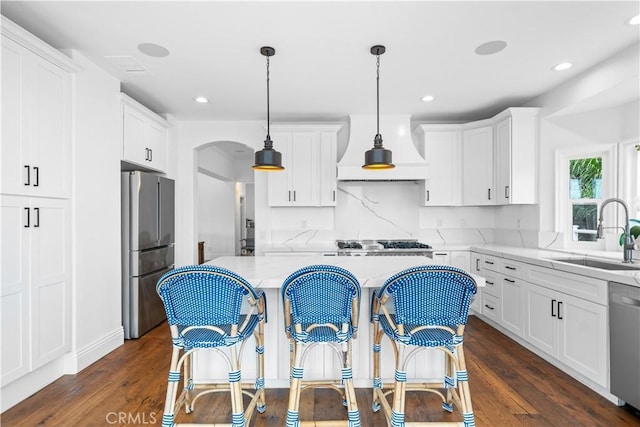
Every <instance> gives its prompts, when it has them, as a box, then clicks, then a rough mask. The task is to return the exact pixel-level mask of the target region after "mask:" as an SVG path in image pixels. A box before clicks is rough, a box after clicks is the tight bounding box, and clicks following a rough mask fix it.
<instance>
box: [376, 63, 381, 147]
mask: <svg viewBox="0 0 640 427" xmlns="http://www.w3.org/2000/svg"><path fill="white" fill-rule="evenodd" d="M376 135H380V54H378V55H376Z"/></svg>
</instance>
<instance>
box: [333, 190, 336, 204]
mask: <svg viewBox="0 0 640 427" xmlns="http://www.w3.org/2000/svg"><path fill="white" fill-rule="evenodd" d="M333 201H334V202H335V201H336V190H333Z"/></svg>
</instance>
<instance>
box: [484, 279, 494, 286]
mask: <svg viewBox="0 0 640 427" xmlns="http://www.w3.org/2000/svg"><path fill="white" fill-rule="evenodd" d="M484 283H486V284H487V285H489V286H493V285H495V283H493V282H490V281H488V280H485V281H484Z"/></svg>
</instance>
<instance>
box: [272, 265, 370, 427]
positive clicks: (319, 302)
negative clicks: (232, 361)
mask: <svg viewBox="0 0 640 427" xmlns="http://www.w3.org/2000/svg"><path fill="white" fill-rule="evenodd" d="M282 302H283V306H284V318H285V332H286V334H287V336H288V337H289V339H290V343H291V345H290V349H291V360H290V362H291V377H290V379H291V387H290V390H289V407H288V409H287V427H297V426H299V425H300V417H299V414H298V408H299V406H300V393H301V391H302V390H303V389H307V388H314V387H330V388H333V389H335V390H338V391H339V392H340V393H341V396H342V399H343V403H344V405H345V406H347V414H346V416H345V418H344V420H340V421H334V422H331V424H330V425H339V424H338V423H341V424H342V423H343V424H344V425H347V426H349V427H359V426H360V413H359V412H358V405H357V402H356V395H355V389H354V388H353V374H352V371H351V339H353V338H354V337H355V335H356V332H357V329H358V313H359V307H360V284H359V283H358V280H357V279H356V278H355V277H354V276H353V274H351V273H350V272H348V271H347V270H344V269H342V268H339V267H335V266H331V265H312V266H309V267H305V268H302V269H300V270H298V271H296V272H294V273H293V274H291V275H290V276H289V277H288V278H287V279H286V280H285V281H284V283H283V284H282ZM317 344H327V345H330V346H333V347H334V348H335V349H336V350H337V353H338V354H340V355H341V360H340V364H341V366H342V369H341V378H340V379H336V380H335V381H326V382H319V381H314V382H313V383H309V382H305V381H304V380H303V376H304V360H305V358H306V354H307V352H308V351H309V350H310V349H312V348H314V346H316V345H317ZM327 423H328V421H327ZM327 425H329V424H327Z"/></svg>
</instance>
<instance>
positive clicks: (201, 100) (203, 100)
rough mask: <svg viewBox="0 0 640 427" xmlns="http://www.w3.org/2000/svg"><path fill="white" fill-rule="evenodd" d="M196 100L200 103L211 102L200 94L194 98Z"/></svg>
mask: <svg viewBox="0 0 640 427" xmlns="http://www.w3.org/2000/svg"><path fill="white" fill-rule="evenodd" d="M194 101H196V102H199V103H200V104H206V103H207V102H209V100H208V99H207V98H205V97H204V96H198V97H196V98H194Z"/></svg>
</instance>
